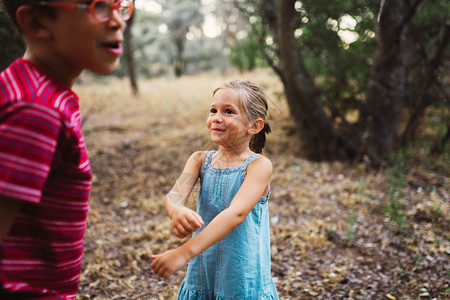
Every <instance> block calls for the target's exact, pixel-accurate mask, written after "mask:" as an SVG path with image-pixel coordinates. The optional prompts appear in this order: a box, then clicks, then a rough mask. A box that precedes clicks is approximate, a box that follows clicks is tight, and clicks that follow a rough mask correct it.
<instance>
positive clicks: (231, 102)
mask: <svg viewBox="0 0 450 300" xmlns="http://www.w3.org/2000/svg"><path fill="white" fill-rule="evenodd" d="M249 123H250V122H249V120H248V117H247V115H246V114H245V112H244V110H243V108H242V107H241V105H240V104H239V103H238V101H237V99H236V97H235V96H234V95H233V94H232V92H230V91H229V90H227V89H220V90H218V91H217V92H216V93H215V94H214V97H213V101H212V103H211V108H210V113H209V117H208V119H207V121H206V126H207V127H208V131H209V135H210V137H211V140H212V141H213V142H214V143H216V144H218V145H220V146H223V147H226V148H236V147H240V146H248V144H249V142H250V137H251V136H250V134H249V133H248V129H249Z"/></svg>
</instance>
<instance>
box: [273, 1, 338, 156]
mask: <svg viewBox="0 0 450 300" xmlns="http://www.w3.org/2000/svg"><path fill="white" fill-rule="evenodd" d="M295 2H296V1H295V0H281V1H280V2H279V3H280V6H279V11H278V12H279V15H278V18H277V20H278V26H277V27H278V32H277V33H278V39H279V40H278V47H279V59H280V71H281V80H282V81H283V84H284V88H285V93H286V98H287V102H288V105H289V109H290V113H291V116H292V117H293V119H294V122H295V125H296V130H297V131H298V133H299V135H300V139H301V140H302V142H303V144H304V145H306V146H307V149H304V150H306V155H307V157H308V158H310V159H313V160H329V159H337V158H342V157H339V156H341V154H340V153H341V151H340V150H341V149H340V148H339V145H338V142H339V135H338V133H337V132H336V130H335V129H334V128H333V124H332V122H331V119H330V117H329V116H328V115H327V114H326V112H325V111H324V109H323V107H322V105H321V104H320V96H321V95H320V91H319V90H318V89H317V88H316V86H315V85H314V83H313V81H312V79H311V77H310V76H309V74H308V72H307V71H306V69H305V67H304V65H303V62H302V60H301V58H300V56H299V53H298V48H297V45H296V40H295V37H294V31H295V29H296V28H295V23H296V18H297V14H296V11H295V8H294V4H295Z"/></svg>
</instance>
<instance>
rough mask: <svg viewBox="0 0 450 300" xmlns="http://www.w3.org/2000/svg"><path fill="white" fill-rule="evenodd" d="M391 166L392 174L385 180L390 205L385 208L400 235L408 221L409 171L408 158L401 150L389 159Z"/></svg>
mask: <svg viewBox="0 0 450 300" xmlns="http://www.w3.org/2000/svg"><path fill="white" fill-rule="evenodd" d="M389 165H390V166H391V169H390V174H389V175H388V176H387V177H386V179H385V183H386V185H387V191H386V196H387V197H388V203H387V205H386V207H385V208H384V212H385V214H386V216H387V217H388V218H389V219H390V220H391V221H393V222H394V223H395V224H396V230H397V231H398V232H400V233H405V231H406V219H405V201H404V196H405V189H406V185H407V180H406V178H407V174H408V170H407V168H406V158H405V155H404V153H403V152H402V151H401V150H400V151H399V152H397V153H395V154H393V155H391V156H390V158H389Z"/></svg>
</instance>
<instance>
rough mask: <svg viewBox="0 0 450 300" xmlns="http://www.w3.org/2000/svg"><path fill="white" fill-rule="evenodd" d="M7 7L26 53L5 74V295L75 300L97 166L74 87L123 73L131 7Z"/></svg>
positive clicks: (20, 3)
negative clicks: (88, 76) (83, 78)
mask: <svg viewBox="0 0 450 300" xmlns="http://www.w3.org/2000/svg"><path fill="white" fill-rule="evenodd" d="M2 2H3V6H4V8H5V10H6V12H7V13H8V14H9V16H10V17H11V19H12V21H13V23H14V25H15V26H16V28H17V29H18V31H19V32H20V34H21V36H22V38H23V39H24V41H25V43H26V52H25V54H24V56H23V58H21V59H18V60H16V61H15V62H13V63H12V64H11V65H10V66H9V67H8V68H7V69H6V70H4V71H3V72H1V73H0V299H74V298H75V295H76V292H77V289H78V282H79V277H80V271H81V263H82V253H83V236H84V231H85V226H86V218H87V212H88V197H89V192H90V187H91V168H90V165H89V160H88V157H87V154H86V149H85V144H84V138H83V135H82V132H81V119H80V111H79V106H78V96H77V95H76V94H75V93H74V92H73V91H72V90H71V88H72V85H73V83H74V81H75V79H76V78H77V77H78V76H79V75H80V73H81V72H82V71H83V70H84V69H88V70H91V71H93V72H97V73H100V74H109V73H111V72H113V71H114V70H115V69H116V68H117V66H118V64H119V57H120V55H121V54H122V47H121V43H122V37H123V29H124V22H125V21H126V20H128V19H129V18H130V16H131V13H132V8H133V7H132V3H131V1H130V0H93V1H92V2H90V3H89V4H85V3H86V2H85V1H83V2H81V1H80V0H63V1H51V2H50V1H37V0H3V1H2Z"/></svg>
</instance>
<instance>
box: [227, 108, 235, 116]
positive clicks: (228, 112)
mask: <svg viewBox="0 0 450 300" xmlns="http://www.w3.org/2000/svg"><path fill="white" fill-rule="evenodd" d="M225 113H226V114H228V115H231V114H234V112H233V111H232V110H231V109H227V110H225Z"/></svg>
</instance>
